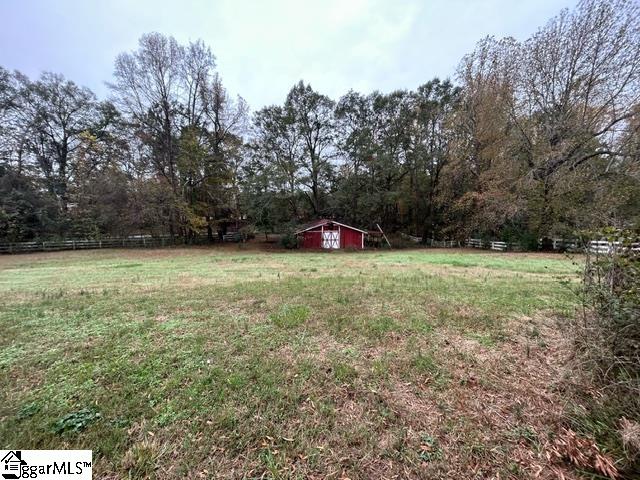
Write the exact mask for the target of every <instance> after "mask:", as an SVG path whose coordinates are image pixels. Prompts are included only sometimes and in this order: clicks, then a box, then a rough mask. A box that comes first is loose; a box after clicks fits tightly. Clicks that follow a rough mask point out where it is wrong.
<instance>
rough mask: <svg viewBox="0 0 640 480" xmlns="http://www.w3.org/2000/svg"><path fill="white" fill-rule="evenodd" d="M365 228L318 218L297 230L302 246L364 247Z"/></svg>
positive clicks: (359, 248)
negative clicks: (361, 228)
mask: <svg viewBox="0 0 640 480" xmlns="http://www.w3.org/2000/svg"><path fill="white" fill-rule="evenodd" d="M366 233H367V232H366V231H365V230H360V229H359V228H356V227H352V226H350V225H346V224H344V223H340V222H336V221H335V220H326V219H323V220H317V221H315V222H313V223H311V224H310V225H307V226H306V227H305V228H303V229H302V230H298V231H297V232H296V236H297V237H298V239H299V241H300V246H301V247H302V248H326V249H339V248H355V249H358V250H362V249H363V248H364V236H365V235H366Z"/></svg>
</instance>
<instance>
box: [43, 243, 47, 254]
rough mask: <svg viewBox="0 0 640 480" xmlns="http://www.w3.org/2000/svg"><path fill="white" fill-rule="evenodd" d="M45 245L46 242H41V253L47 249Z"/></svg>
mask: <svg viewBox="0 0 640 480" xmlns="http://www.w3.org/2000/svg"><path fill="white" fill-rule="evenodd" d="M45 243H47V242H42V251H43V252H44V251H45V250H46V249H47V247H46V246H45Z"/></svg>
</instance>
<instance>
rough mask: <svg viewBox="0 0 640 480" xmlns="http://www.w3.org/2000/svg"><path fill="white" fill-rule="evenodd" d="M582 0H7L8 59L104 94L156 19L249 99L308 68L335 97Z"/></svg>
mask: <svg viewBox="0 0 640 480" xmlns="http://www.w3.org/2000/svg"><path fill="white" fill-rule="evenodd" d="M575 4H576V1H575V0H422V1H420V0H406V1H405V0H328V1H321V0H315V1H314V0H310V1H306V0H273V1H270V0H262V1H260V0H254V1H243V0H172V1H165V0H110V1H105V0H0V18H1V19H2V21H1V22H2V28H1V29H0V65H2V66H4V67H5V68H8V69H11V70H13V69H18V70H21V71H22V72H24V73H26V74H27V75H29V76H31V77H35V76H37V75H39V74H40V72H42V71H53V72H59V73H62V74H64V75H65V76H67V77H68V78H70V79H72V80H74V81H75V82H76V83H79V84H81V85H85V86H88V87H90V88H91V89H93V90H94V91H95V92H96V93H97V94H98V96H99V97H101V98H105V97H106V96H107V95H108V89H107V88H106V86H105V85H104V82H105V81H108V80H110V79H111V76H112V72H113V61H114V59H115V57H116V55H117V54H118V53H119V52H122V51H130V50H133V49H135V48H136V46H137V40H138V38H139V37H140V35H141V34H143V33H146V32H152V31H158V32H162V33H164V34H168V35H173V36H174V37H175V38H176V39H177V40H178V41H179V42H187V41H189V40H195V39H198V38H201V39H203V40H204V41H205V42H206V43H207V44H208V45H209V46H210V47H211V48H212V50H213V52H214V53H215V55H216V57H217V63H218V71H219V72H220V74H221V75H222V78H223V81H224V83H225V84H226V86H227V88H228V90H229V91H230V92H231V93H233V94H240V95H242V96H243V97H244V98H245V99H246V100H247V101H248V102H249V104H250V106H251V107H252V108H253V109H257V108H259V107H261V106H263V105H265V104H273V103H281V102H283V101H284V98H285V96H286V94H287V92H288V91H289V89H290V88H291V86H292V85H293V84H294V83H295V82H297V81H298V80H300V79H304V80H305V82H308V83H311V85H312V86H313V87H314V88H315V89H316V90H318V91H320V92H322V93H326V94H328V95H329V96H331V97H332V98H338V97H339V96H340V95H342V94H344V93H345V92H346V91H347V90H349V89H350V88H352V89H355V90H359V91H361V92H365V93H368V92H370V91H372V90H380V91H385V92H386V91H391V90H394V89H398V88H415V87H417V86H418V85H420V84H422V83H424V82H426V81H428V80H429V79H431V78H433V77H434V76H439V77H447V76H452V75H453V74H454V72H455V68H456V65H457V64H458V62H459V60H460V58H461V57H462V56H463V55H464V54H465V53H467V52H470V51H471V50H473V47H474V45H475V43H476V42H477V41H478V40H479V39H481V38H482V37H484V36H486V35H493V36H496V37H502V36H514V37H516V38H517V39H521V40H522V39H525V38H526V37H528V36H529V35H530V34H531V33H533V32H534V31H535V30H537V28H538V27H539V26H541V25H543V24H544V23H546V21H547V20H548V19H549V18H550V17H552V16H554V15H555V14H556V13H558V12H559V11H560V10H561V9H562V8H563V7H570V8H571V7H573V6H574V5H575Z"/></svg>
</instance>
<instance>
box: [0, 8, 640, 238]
mask: <svg viewBox="0 0 640 480" xmlns="http://www.w3.org/2000/svg"><path fill="white" fill-rule="evenodd" d="M639 19H640V12H639V8H638V4H637V2H634V1H632V0H615V1H605V0H583V1H582V2H580V3H579V5H578V6H577V7H576V8H575V9H574V10H573V11H568V10H564V11H562V12H561V13H560V14H559V15H557V16H556V17H554V18H552V19H551V20H550V21H549V22H548V23H547V24H546V25H545V26H543V27H542V28H540V29H539V30H538V31H537V32H536V33H534V34H533V35H532V36H531V37H529V38H528V39H526V40H525V41H522V42H520V41H517V40H515V39H513V38H503V39H494V38H491V37H490V38H485V39H483V40H481V41H480V42H479V43H478V44H477V46H476V48H475V50H474V51H473V52H471V53H469V54H468V55H466V56H465V57H464V58H463V59H462V60H461V61H460V64H459V66H458V69H457V73H456V76H455V79H454V80H449V79H446V80H441V79H438V78H434V79H431V80H429V81H427V82H426V83H424V84H423V85H421V86H419V87H418V88H416V89H415V90H397V91H394V92H390V93H381V92H373V93H369V94H364V93H360V92H355V91H349V92H347V93H346V94H345V95H344V96H342V97H341V98H339V99H337V100H334V99H331V98H329V97H328V96H326V95H323V94H322V93H320V92H317V91H315V90H314V89H313V88H312V87H311V86H310V85H308V84H306V83H304V82H302V81H300V82H299V83H297V84H295V85H294V86H293V87H292V88H291V90H290V92H289V93H288V95H287V97H286V99H285V101H284V103H283V104H281V105H271V106H267V107H264V108H261V109H260V110H258V111H256V112H253V113H252V112H250V109H249V106H248V105H247V103H246V102H245V101H244V100H243V99H242V98H241V97H233V96H232V95H230V94H229V92H228V91H227V90H226V88H225V87H224V85H223V82H222V79H221V76H220V74H219V73H218V72H217V70H216V58H215V56H214V54H213V53H212V51H211V49H210V48H209V47H208V46H207V45H205V44H204V43H203V42H202V41H195V42H190V43H188V44H186V45H183V44H180V43H178V42H177V41H176V40H175V39H174V38H173V37H170V36H166V35H162V34H159V33H150V34H146V35H143V36H142V38H141V39H140V41H139V45H138V48H137V49H136V50H134V51H131V52H126V53H122V54H120V55H119V56H118V57H117V58H116V59H115V65H114V74H113V78H112V79H110V81H109V82H108V86H109V89H110V95H109V99H108V100H100V99H98V98H97V97H96V95H95V94H94V93H93V92H91V91H90V90H89V89H87V88H84V87H80V86H78V85H77V84H75V83H74V82H73V81H71V80H68V79H65V78H64V77H63V76H62V75H58V74H52V73H44V74H42V75H41V76H40V77H39V78H37V79H30V78H28V77H27V76H25V75H23V74H21V73H20V72H10V71H8V70H6V69H4V68H1V67H0V241H23V240H31V239H50V238H96V237H104V236H116V235H117V236H123V235H132V234H170V235H174V236H180V237H183V238H184V239H186V240H189V239H191V238H194V237H195V236H196V235H201V234H205V233H206V234H207V235H208V236H209V238H211V239H213V238H214V236H215V235H216V232H217V231H219V230H220V229H221V228H224V226H225V225H227V224H228V223H231V222H234V221H237V220H243V223H242V224H243V225H249V226H251V227H247V228H255V229H259V230H263V231H285V230H287V229H288V228H292V227H293V226H294V225H297V224H299V223H301V222H304V221H307V220H310V219H313V218H318V217H331V218H336V219H341V220H343V221H345V222H349V223H353V224H355V225H357V226H359V227H373V226H374V225H375V224H376V223H379V224H380V225H381V226H382V227H383V228H385V229H387V230H391V231H402V232H406V233H411V234H415V235H418V236H422V237H423V238H424V239H425V240H426V239H429V238H436V239H438V238H440V239H441V238H464V237H466V236H468V235H472V234H473V235H479V236H486V237H492V238H499V239H504V240H514V241H515V240H517V241H520V242H522V243H524V244H527V243H534V242H537V239H538V238H541V237H548V236H563V235H571V234H572V233H573V232H574V231H576V230H579V229H588V228H596V227H601V226H605V225H615V226H619V227H628V226H632V225H637V224H638V220H639V219H640V20H639ZM265 81H268V80H267V79H265Z"/></svg>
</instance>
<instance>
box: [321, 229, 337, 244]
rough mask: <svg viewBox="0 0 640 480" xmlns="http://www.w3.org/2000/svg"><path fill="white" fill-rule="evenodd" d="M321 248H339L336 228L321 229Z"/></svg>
mask: <svg viewBox="0 0 640 480" xmlns="http://www.w3.org/2000/svg"><path fill="white" fill-rule="evenodd" d="M322 248H340V232H338V230H325V231H323V232H322Z"/></svg>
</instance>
